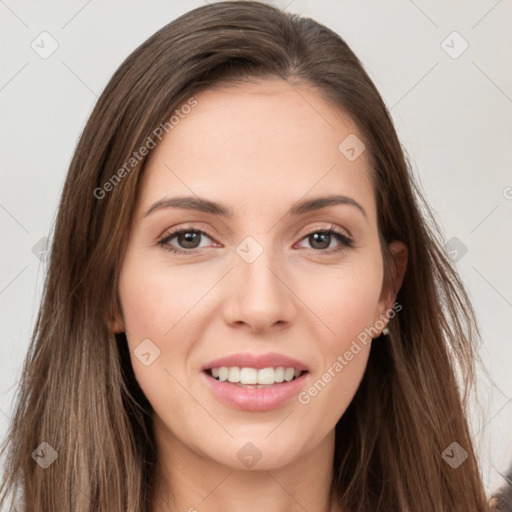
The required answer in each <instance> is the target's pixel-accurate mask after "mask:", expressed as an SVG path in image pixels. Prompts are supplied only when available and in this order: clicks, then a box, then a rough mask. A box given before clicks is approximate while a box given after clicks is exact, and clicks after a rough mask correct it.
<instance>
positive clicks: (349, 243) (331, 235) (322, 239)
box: [302, 226, 354, 254]
mask: <svg viewBox="0 0 512 512" xmlns="http://www.w3.org/2000/svg"><path fill="white" fill-rule="evenodd" d="M302 240H307V241H308V242H309V243H310V244H311V246H312V248H313V250H314V251H320V252H323V253H327V254H331V253H336V252H340V251H344V250H346V249H348V248H350V247H353V245H354V241H353V240H352V239H351V238H350V237H349V236H347V235H346V234H345V233H342V232H341V231H339V230H338V229H337V228H335V227H334V226H330V227H329V228H328V229H319V230H316V231H312V232H311V233H309V234H308V235H306V236H305V237H304V238H303V239H302ZM333 240H334V241H336V240H337V241H338V242H339V245H338V247H334V248H332V247H330V246H331V242H332V241H333ZM326 249H327V250H326Z"/></svg>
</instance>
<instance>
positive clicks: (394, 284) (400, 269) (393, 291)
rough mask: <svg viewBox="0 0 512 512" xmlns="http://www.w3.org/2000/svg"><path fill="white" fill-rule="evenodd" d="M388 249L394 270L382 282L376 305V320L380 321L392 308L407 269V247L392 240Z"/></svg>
mask: <svg viewBox="0 0 512 512" xmlns="http://www.w3.org/2000/svg"><path fill="white" fill-rule="evenodd" d="M388 248H389V250H390V252H391V256H392V259H393V262H394V267H395V268H394V269H392V272H390V277H389V280H388V282H387V283H386V282H384V284H383V286H382V291H381V295H380V299H379V303H378V311H377V315H378V316H377V318H376V320H377V319H379V318H381V319H382V318H383V317H384V316H385V314H386V311H389V310H390V309H391V308H392V307H393V304H394V303H395V300H396V296H397V294H398V291H399V290H400V287H401V286H402V282H403V280H404V276H405V271H406V269H407V259H408V253H407V246H406V245H405V244H404V243H403V242H401V241H399V240H394V241H393V242H391V243H390V244H389V245H388ZM386 323H387V321H386Z"/></svg>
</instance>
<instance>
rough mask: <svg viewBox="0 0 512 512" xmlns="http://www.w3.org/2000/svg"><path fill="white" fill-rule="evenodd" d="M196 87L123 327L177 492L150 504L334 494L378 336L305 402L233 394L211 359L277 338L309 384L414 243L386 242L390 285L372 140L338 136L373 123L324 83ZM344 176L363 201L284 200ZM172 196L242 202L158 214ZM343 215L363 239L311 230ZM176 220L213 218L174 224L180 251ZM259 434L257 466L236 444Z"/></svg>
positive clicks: (167, 475)
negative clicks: (144, 357)
mask: <svg viewBox="0 0 512 512" xmlns="http://www.w3.org/2000/svg"><path fill="white" fill-rule="evenodd" d="M299 92H300V94H299ZM194 97H195V98H196V100H197V102H198V104H197V106H196V107H195V108H194V109H193V110H192V112H191V113H190V114H189V115H188V116H186V117H185V118H184V119H181V120H180V122H179V124H178V125H177V126H175V127H174V128H173V130H172V131H171V132H170V133H169V134H168V135H166V136H165V137H164V138H163V140H162V142H161V143H160V144H159V145H158V146H157V147H156V148H155V149H153V150H152V152H151V154H150V156H149V160H148V162H147V166H146V169H145V171H144V175H143V179H142V183H141V188H140V190H139V194H140V195H139V199H138V203H137V206H136V212H135V217H134V222H133V228H132V232H131V236H130V240H129V243H128V247H127V252H126V255H125V258H124V261H123V263H122V267H121V275H120V283H119V296H120V300H121V306H122V311H120V312H119V314H118V315H117V318H116V323H115V327H114V329H115V330H117V331H124V332H126V336H127V340H128V344H129V349H130V354H131V358H132V365H133V369H134V372H135V376H136V378H137V380H138V382H139V384H140V386H141V388H142V390H143V391H144V393H145V395H146V396H147V398H148V400H149V401H150V403H151V404H152V407H153V409H154V433H155V438H156V442H157V452H158V464H157V469H156V473H155V478H156V480H157V481H158V482H159V483H160V484H161V485H162V486H164V487H165V486H168V489H169V490H168V492H169V493H172V500H173V501H172V503H171V502H170V500H169V499H168V497H167V495H166V494H165V493H163V492H162V493H157V496H155V499H154V504H153V509H152V510H153V512H167V511H171V510H172V511H194V510H197V511H203V510H207V511H209V512H217V511H219V512H220V511H223V512H235V511H236V512H238V511H240V510H244V511H246V512H253V511H261V510H265V511H269V512H295V511H303V510H309V511H312V510H315V511H325V512H329V511H330V512H334V511H339V510H340V509H339V508H338V507H337V505H335V502H334V500H333V495H332V494H331V492H330V490H331V489H330V484H331V478H332V460H333V451H334V428H335V425H336V423H337V421H338V420H339V418H340V417H341V416H342V415H343V413H344V411H345V410H346V408H347V407H348V405H349V404H350V402H351V400H352V398H353V396H354V394H355V392H356V390H357V388H358V386H359V383H360V381H361V379H362V377H363V373H364V370H365V368H366V363H367V359H368V355H369V350H370V345H371V339H370V340H369V342H368V343H367V345H364V344H361V343H360V344H359V345H360V348H361V350H360V351H359V352H358V353H357V354H356V355H354V356H353V358H352V359H351V360H350V361H346V362H347V364H346V365H344V366H343V369H342V371H339V372H337V373H335V374H334V375H335V376H334V377H332V375H331V377H332V378H331V379H330V381H329V382H328V383H327V385H325V387H324V388H323V389H322V390H321V391H320V392H318V393H317V394H316V395H315V396H314V397H312V398H311V400H310V401H309V402H308V403H307V404H305V403H301V402H299V400H298V399H297V397H296V396H295V397H293V398H292V399H290V400H288V401H287V402H286V403H284V404H282V405H280V406H279V407H276V408H274V409H272V410H266V411H247V410H241V409H238V408H236V407H232V406H229V405H226V404H225V403H224V402H221V401H220V400H219V399H218V398H217V397H216V396H215V395H214V394H213V393H212V392H211V390H210V389H209V387H208V386H207V385H205V382H204V379H203V378H200V377H202V375H201V373H202V367H203V365H204V364H206V363H208V362H209V361H212V360H213V359H216V358H219V357H224V356H228V355H231V354H233V353H236V352H249V353H253V354H262V353H267V352H278V353H280V354H284V355H287V356H290V357H293V358H295V359H298V360H300V361H303V362H306V363H307V366H308V374H306V378H305V380H304V385H303V390H307V389H309V388H310V387H311V386H312V385H313V383H315V382H316V381H317V380H318V379H321V378H322V375H323V374H324V373H325V372H326V371H327V370H328V368H331V369H332V367H333V363H334V362H335V361H337V360H338V359H337V358H338V356H340V355H342V356H343V354H345V353H346V352H347V351H348V350H349V349H350V347H351V344H352V343H353V341H354V340H355V339H357V336H358V334H360V333H361V332H362V331H364V329H365V327H366V328H367V327H370V326H374V325H376V322H377V321H378V320H381V319H382V316H383V315H385V313H386V311H389V309H390V308H391V307H392V305H393V302H394V299H395V295H396V291H397V290H398V288H399V287H400V284H401V280H402V277H403V273H404V270H405V264H406V249H405V247H404V246H403V244H402V243H400V242H393V243H392V244H390V248H391V250H392V252H393V254H394V257H395V260H396V261H397V263H398V268H399V272H398V276H397V281H396V282H395V283H394V286H393V290H385V289H383V276H384V268H383V262H382V255H381V248H380V245H379V238H378V230H377V212H376V203H375V197H374V192H373V188H372V183H371V181H370V176H369V170H368V160H367V152H363V153H362V154H361V156H359V157H358V158H356V159H355V160H354V161H350V160H349V159H347V158H346V156H345V155H344V154H342V153H341V152H340V151H339V149H338V146H339V144H340V143H341V142H342V141H343V140H344V139H345V138H346V137H347V136H348V135H349V134H355V135H356V136H357V137H358V138H359V139H361V140H362V139H363V137H362V135H360V133H359V131H358V130H357V128H356V126H355V124H354V123H353V122H352V121H351V119H350V118H349V117H348V116H347V115H345V114H341V113H340V112H336V111H335V110H334V109H333V107H332V105H330V104H328V103H327V102H325V101H324V100H323V99H322V98H321V96H320V95H319V93H318V91H316V90H315V89H313V88H310V87H306V86H304V85H301V86H296V89H294V88H292V87H290V85H289V84H287V83H286V82H284V81H282V80H264V81H252V82H251V83H246V84H243V85H239V86H236V87H235V86H225V87H222V88H217V89H209V90H206V91H202V92H200V93H199V94H197V95H195V96H194ZM332 194H342V195H344V196H348V197H350V198H352V199H353V200H354V201H355V202H357V203H358V204H359V206H360V207H361V208H362V209H363V210H364V213H363V212H362V211H361V210H360V208H359V207H357V206H354V205H353V204H336V205H331V206H328V207H325V208H322V209H320V210H314V211H310V212H307V213H302V214H299V215H289V214H288V211H289V210H290V208H291V207H292V206H293V205H294V204H296V203H297V202H299V201H303V200H308V199H312V198H316V197H321V196H328V195H332ZM176 196H193V197H200V198H205V199H208V200H210V201H215V202H218V203H222V205H224V206H226V207H227V208H229V209H230V210H232V212H233V216H232V217H222V216H218V215H215V214H213V213H208V212H199V211H193V210H187V209H184V208H176V207H172V208H170V207H168V208H160V209H155V210H154V211H153V212H152V213H150V214H149V215H146V216H145V213H146V212H147V210H148V209H149V208H150V207H151V206H152V205H153V204H154V203H155V202H156V201H159V200H161V199H163V198H171V197H176ZM331 226H334V228H335V229H337V230H339V231H340V232H341V233H342V234H343V235H345V236H348V237H350V238H351V239H352V240H353V246H352V247H346V246H344V244H343V242H340V241H339V240H338V239H337V238H336V237H335V236H333V235H331V236H330V238H329V236H327V237H325V238H323V239H322V238H321V235H317V237H320V238H316V239H315V237H314V236H310V235H311V234H314V233H319V232H320V233H321V232H322V230H326V229H329V228H330V227H331ZM176 228H179V229H181V228H184V229H185V228H186V229H188V230H189V231H190V230H203V231H205V232H206V233H207V236H205V235H196V238H190V239H189V238H186V237H185V236H181V237H180V236H174V237H173V238H171V239H168V240H167V241H166V242H165V244H166V245H165V247H173V248H176V249H178V250H180V249H181V250H182V251H184V252H186V254H176V253H173V252H169V251H168V250H166V248H165V247H164V246H161V245H158V243H157V241H158V239H160V238H161V237H162V236H163V235H165V234H168V233H169V232H170V231H171V230H173V229H176ZM248 236H251V237H252V238H253V239H254V240H255V241H256V242H257V244H258V246H259V247H261V250H262V252H261V254H260V255H259V257H257V258H256V259H255V260H254V261H252V262H251V263H249V262H248V261H246V260H245V259H244V258H243V257H241V256H240V254H241V253H238V252H237V248H238V247H239V245H240V244H241V243H242V246H244V244H243V241H244V240H245V239H246V237H248ZM192 241H194V242H193V243H192ZM251 243H252V242H251ZM194 244H195V245H194ZM258 246H255V245H251V246H250V247H251V249H250V250H251V251H254V250H255V247H258ZM247 247H248V246H247V245H246V246H245V248H247ZM336 248H342V249H343V250H340V251H338V252H334V251H335V249H336ZM379 325H381V324H379ZM381 330H382V329H381ZM148 338H149V339H150V340H151V343H153V344H154V345H155V346H157V347H158V349H159V350H160V355H159V357H157V358H156V359H155V360H154V362H152V363H151V364H150V365H148V366H146V365H144V364H141V362H140V360H139V359H138V358H137V357H136V356H135V355H134V350H135V349H136V348H137V346H138V345H139V344H140V343H141V342H142V341H143V340H145V339H148ZM379 342H383V341H379ZM331 373H332V370H331ZM247 443H252V445H254V446H255V447H256V449H257V453H259V454H260V455H261V458H260V459H259V460H258V462H257V463H256V464H255V465H254V466H252V467H246V466H244V464H243V463H242V462H241V459H240V458H239V457H238V456H237V453H238V452H239V451H240V450H241V449H242V448H243V447H245V446H246V445H247ZM246 449H247V448H246ZM253 450H254V449H253Z"/></svg>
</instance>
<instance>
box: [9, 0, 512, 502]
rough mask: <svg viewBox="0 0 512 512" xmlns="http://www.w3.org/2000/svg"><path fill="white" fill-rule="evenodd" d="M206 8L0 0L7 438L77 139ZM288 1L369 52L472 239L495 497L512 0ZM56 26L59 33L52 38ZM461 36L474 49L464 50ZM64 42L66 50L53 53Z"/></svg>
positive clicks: (415, 154)
mask: <svg viewBox="0 0 512 512" xmlns="http://www.w3.org/2000/svg"><path fill="white" fill-rule="evenodd" d="M200 5H204V2H202V1H190V2H187V3H185V2H171V1H165V2H164V1H145V2H142V1H137V2H135V1H126V0H124V1H120V0H118V1H102V2H100V1H99V0H89V1H74V0H73V1H70V0H67V1H51V2H50V1H48V2H37V1H34V0H33V1H21V0H17V1H16V0H5V1H4V0H0V16H1V18H0V37H1V39H2V45H1V50H0V51H1V60H0V62H1V66H0V70H1V76H0V99H1V108H2V116H1V123H0V129H1V137H0V141H1V146H0V151H1V162H2V168H1V172H2V176H1V183H2V186H1V191H0V231H1V240H2V251H1V255H0V258H1V262H0V315H1V321H2V331H1V332H2V337H1V343H0V347H1V357H0V364H1V370H0V410H1V413H0V435H1V437H2V439H3V438H4V435H5V431H6V428H7V424H8V418H9V416H10V414H11V407H12V400H13V396H14V392H15V389H16V382H17V380H18V379H19V377H20V374H21V364H22V361H23V358H24V356H25V352H26V349H27V346H28V342H29V338H30V334H31V330H32V327H33V324H34V320H35V315H36V311H37V307H38V304H39V298H40V294H41V291H42V277H43V275H44V271H45V269H44V258H43V260H41V259H40V258H39V257H38V254H39V253H38V251H39V250H40V249H41V247H42V242H41V239H43V238H44V237H46V236H48V235H49V231H50V228H51V226H52V224H53V222H54V219H55V214H56V208H57V204H58V199H59V195H60V192H61V189H62V185H63V182H64V178H65V175H66V172H67V166H68V165H69V162H70V159H71V156H72V153H73V151H74V148H75V145H76V142H77V139H78V136H79V134H80V132H81V130H82V128H83V126H84V124H85V122H86V120H87V117H88V115H89V113H90V112H91V110H92V108H93V105H94V103H95V101H96V99H97V97H98V95H99V94H100V92H101V91H102V89H103V87H104V86H105V85H106V83H107V81H108V79H109V78H110V77H111V75H112V74H113V73H114V71H115V69H116V68H117V67H118V66H119V64H121V62H122V61H123V60H124V58H125V57H126V56H127V55H128V54H129V53H130V52H131V51H132V50H133V49H135V47H136V46H138V45H139V44H140V43H142V42H143V41H144V40H145V39H146V38H147V37H149V36H150V35H151V34H153V33H154V32H155V31H156V30H158V29H159V28H161V27H162V26H163V25H164V24H166V23H168V22H169V21H171V20H172V19H174V18H176V17H177V16H178V15H180V14H182V13H184V12H186V11H188V10H190V9H192V8H194V7H198V6H200ZM275 5H278V6H279V7H286V8H287V10H289V11H292V12H297V13H301V14H305V15H308V16H311V17H313V18H314V19H316V20H317V21H319V22H321V23H323V24H325V25H327V26H328V27H330V28H331V29H333V30H334V31H336V32H337V33H339V34H340V35H341V36H342V37H343V38H344V39H345V40H346V41H347V43H348V44H349V45H350V46H351V48H352V49H353V50H354V52H355V53H356V55H357V56H358V57H359V58H360V59H361V60H362V62H363V63H364V65H365V67H366V69H367V70H368V72H369V74H370V76H371V77H372V79H373V80H374V82H375V84H376V85H377V87H378V89H379V90H380V92H381V94H382V96H383V98H384V100H385V102H386V104H387V105H388V107H389V108H390V110H391V113H392V116H393V118H394V121H395V124H396V127H397V130H398V133H399V136H400V138H401V141H402V144H403V145H404V147H405V148H406V150H407V152H408V154H409V155H410V157H411V159H412V163H413V167H414V169H415V172H417V173H418V175H419V176H420V179H421V183H422V185H423V188H424V191H425V193H426V197H427V199H428V200H429V202H430V204H431V205H432V207H433V208H434V210H435V211H436V213H437V216H438V219H439V221H440V223H441V225H442V227H443V230H444V236H445V237H446V240H450V239H454V240H452V241H451V242H450V247H451V249H453V248H457V247H458V249H459V251H458V253H457V254H458V258H459V259H458V262H457V265H458V267H459V269H460V273H461V276H462V278H463V280H464V282H465V284H466V286H467V288H468V290H469V293H470V296H471V298H472V300H473V303H474V306H475V308H476V310H477V314H478V319H479V322H480V326H481V329H482V337H483V342H484V344H483V348H482V352H481V355H482V359H483V361H484V363H485V366H486V368H487V371H488V373H489V374H490V376H491V377H492V379H491V378H490V377H488V376H486V375H484V373H481V375H480V379H479V381H480V399H481V401H482V404H481V406H480V408H477V407H476V406H475V407H474V408H473V412H474V413H473V418H472V420H471V421H472V423H471V424H472V433H473V436H474V438H475V441H476V442H477V448H478V453H479V458H480V461H481V465H482V472H483V477H484V480H485V483H486V485H487V488H488V491H489V492H490V490H491V489H495V488H496V487H497V486H498V485H500V483H501V482H502V477H501V476H500V472H504V471H505V469H506V467H507V466H508V464H509V463H510V462H512V428H511V426H512V368H511V362H512V342H511V340H510V331H511V329H510V328H511V318H512V314H511V313H512V272H511V265H510V262H511V253H512V251H511V247H512V229H511V228H512V215H511V213H512V173H511V172H510V170H511V168H512V167H511V159H512V155H511V151H510V141H511V140H512V138H511V131H512V129H511V127H512V122H511V121H512V74H511V70H510V63H511V62H512V59H511V53H512V30H511V25H512V23H511V20H512V16H511V14H512V6H511V1H510V0H498V1H496V0H491V1H478V2H476V1H465V2H462V1H451V2H445V1H442V0H435V1H430V2H426V1H425V0H423V1H420V0H417V1H415V2H413V1H412V0H401V1H398V0H396V1H390V0H388V1H386V2H377V1H375V2H374V1H371V2H370V1H365V2H361V1H345V0H344V1H339V2H335V1H325V0H324V1H306V0H302V1H301V0H292V1H291V2H290V1H289V0H280V1H279V2H276V3H275ZM44 31H46V32H48V34H50V35H42V36H41V35H40V34H41V33H42V32H44ZM454 31H456V32H458V34H460V36H459V35H453V34H452V33H453V32H454ZM53 40H55V41H56V43H54V42H53ZM443 41H444V43H443ZM464 41H467V44H468V45H469V47H468V48H467V50H466V51H464V52H463V53H461V50H463V49H464V46H465V43H464ZM52 44H58V48H57V49H56V51H55V52H54V53H53V54H51V55H50V56H48V57H47V58H42V57H41V56H40V54H41V53H42V52H44V51H49V50H50V49H51V45H52ZM31 45H33V46H34V49H33V48H32V47H31ZM36 49H37V51H36ZM38 52H39V53H38ZM450 53H451V56H450ZM459 53H460V55H459ZM43 56H46V55H43ZM455 57H456V58H455ZM34 247H35V248H34ZM466 250H467V252H465V251H466ZM454 257H455V254H454ZM34 448H35V447H34Z"/></svg>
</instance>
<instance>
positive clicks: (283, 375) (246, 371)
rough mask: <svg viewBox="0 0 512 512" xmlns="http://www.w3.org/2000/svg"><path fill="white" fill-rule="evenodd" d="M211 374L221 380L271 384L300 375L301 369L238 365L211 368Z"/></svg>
mask: <svg viewBox="0 0 512 512" xmlns="http://www.w3.org/2000/svg"><path fill="white" fill-rule="evenodd" d="M211 372H212V376H213V377H214V378H218V380H219V381H221V382H225V381H228V382H231V383H234V384H236V383H240V384H265V385H271V384H275V383H281V382H283V381H287V382H289V381H291V380H293V379H294V378H297V377H299V376H300V375H301V373H302V372H301V370H296V369H295V368H285V367H283V366H278V367H277V368H272V367H269V368H262V369H260V370H258V369H256V368H246V367H244V368H240V367H238V366H230V367H227V366H221V367H219V368H212V369H211Z"/></svg>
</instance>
